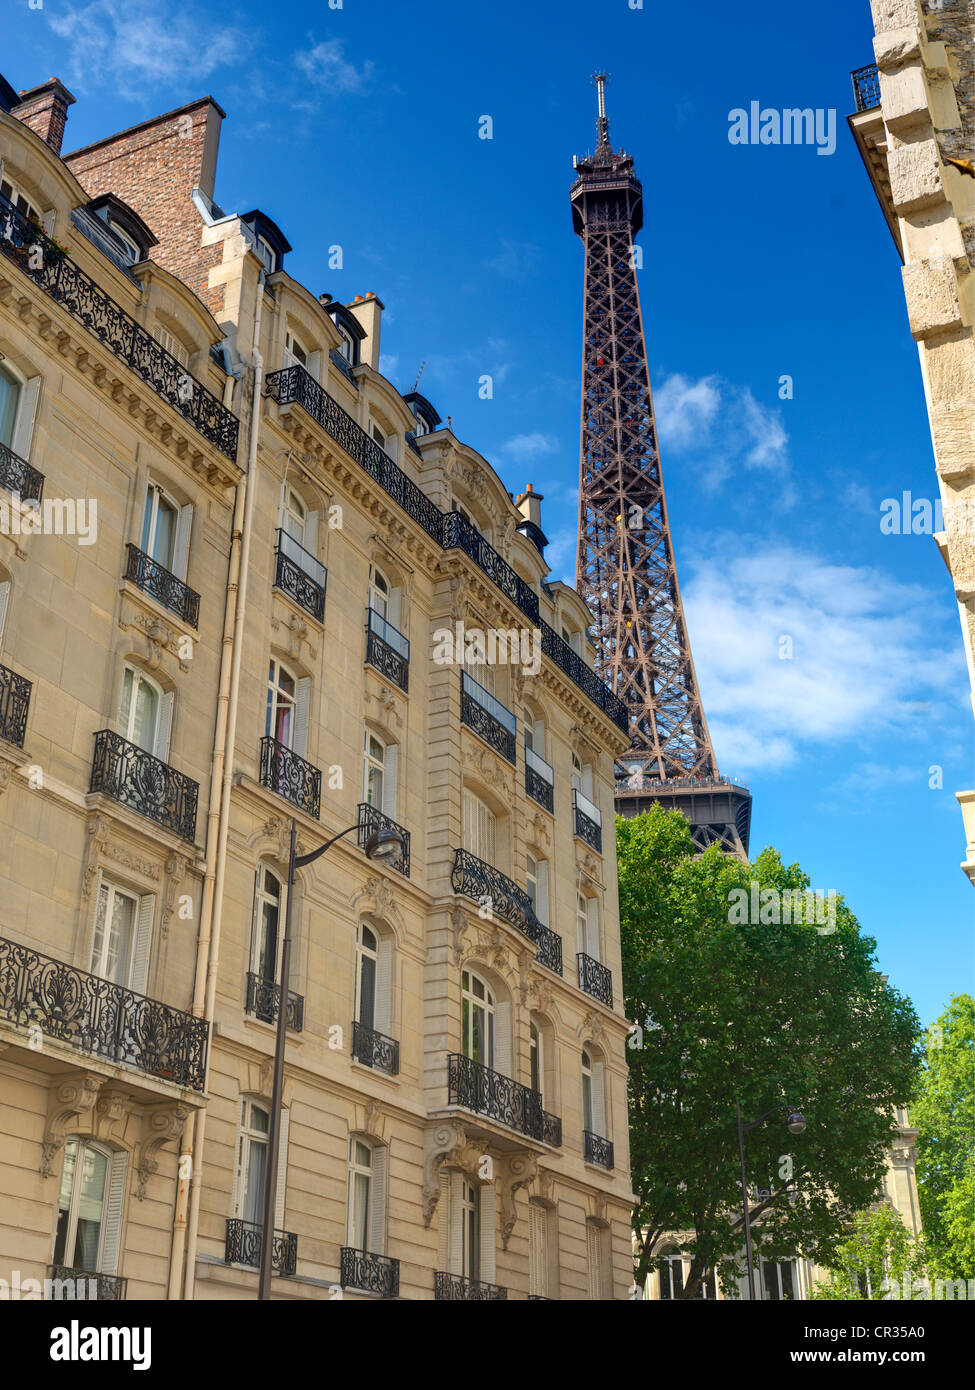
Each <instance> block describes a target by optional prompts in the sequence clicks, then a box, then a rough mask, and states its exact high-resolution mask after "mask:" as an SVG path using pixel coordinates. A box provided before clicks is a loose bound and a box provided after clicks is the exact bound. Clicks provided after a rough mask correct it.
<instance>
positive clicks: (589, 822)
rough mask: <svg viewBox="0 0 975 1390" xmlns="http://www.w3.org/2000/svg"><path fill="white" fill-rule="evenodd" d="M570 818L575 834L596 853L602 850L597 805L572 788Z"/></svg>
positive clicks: (600, 825)
mask: <svg viewBox="0 0 975 1390" xmlns="http://www.w3.org/2000/svg"><path fill="white" fill-rule="evenodd" d="M572 820H573V828H574V831H575V834H576V835H577V836H578V837H579V839H580V840H585V842H586V844H587V845H590V846H591V847H592V849H594V850H595V851H596V853H597V854H602V852H603V817H602V812H601V811H600V809H599V807H598V806H595V805H594V804H593V803H592V802H591V801H590V800H589V798H588V797H587V796H583V794H582V792H580V791H577V790H576V788H575V787H573V789H572Z"/></svg>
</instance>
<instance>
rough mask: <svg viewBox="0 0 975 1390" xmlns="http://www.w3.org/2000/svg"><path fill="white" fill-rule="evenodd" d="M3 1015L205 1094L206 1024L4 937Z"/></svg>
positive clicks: (0, 968)
mask: <svg viewBox="0 0 975 1390" xmlns="http://www.w3.org/2000/svg"><path fill="white" fill-rule="evenodd" d="M0 1015H2V1016H3V1017H4V1018H7V1019H9V1020H10V1021H11V1022H12V1023H14V1024H16V1025H17V1026H18V1027H21V1028H35V1027H36V1028H37V1029H38V1030H39V1031H40V1035H41V1037H42V1038H49V1039H54V1040H56V1041H57V1042H63V1043H67V1044H68V1045H69V1046H70V1047H75V1048H77V1049H78V1051H79V1052H85V1053H88V1054H90V1055H92V1056H96V1057H106V1058H108V1059H109V1061H112V1062H118V1063H123V1064H124V1065H125V1066H128V1067H136V1068H137V1069H138V1070H139V1071H142V1072H146V1073H148V1074H149V1075H151V1076H158V1077H162V1078H163V1079H164V1080H166V1081H173V1082H175V1084H176V1085H177V1086H184V1087H186V1088H188V1089H189V1090H193V1091H202V1090H203V1083H204V1077H205V1070H206V1054H207V1039H208V1037H209V1032H210V1025H209V1024H208V1023H207V1021H206V1019H204V1018H195V1017H194V1016H193V1015H192V1014H187V1013H183V1011H182V1010H181V1009H173V1008H170V1006H169V1005H168V1004H160V1003H159V1001H158V1000H156V999H146V998H145V997H144V996H143V995H141V994H136V993H135V992H134V991H133V990H131V989H124V988H123V987H122V986H121V985H117V984H114V983H113V982H112V981H111V980H104V979H102V978H101V977H100V976H98V975H89V974H88V972H87V971H85V970H76V969H75V968H74V966H72V965H65V964H64V962H63V961H59V960H54V959H53V958H52V957H51V956H43V955H41V954H40V953H39V952H38V951H35V950H33V949H32V948H30V947H28V946H21V945H19V944H18V943H17V942H15V941H7V940H5V939H4V938H2V937H0Z"/></svg>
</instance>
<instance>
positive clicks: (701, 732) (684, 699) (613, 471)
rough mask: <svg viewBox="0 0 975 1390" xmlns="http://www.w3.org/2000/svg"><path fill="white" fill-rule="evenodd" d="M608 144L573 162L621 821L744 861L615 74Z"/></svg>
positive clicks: (743, 793) (585, 505)
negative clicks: (658, 828)
mask: <svg viewBox="0 0 975 1390" xmlns="http://www.w3.org/2000/svg"><path fill="white" fill-rule="evenodd" d="M593 80H594V82H595V85H596V88H597V92H598V100H599V108H598V110H599V115H598V119H597V123H596V128H597V132H598V143H597V146H596V151H595V153H594V154H592V155H586V156H584V157H581V158H578V159H576V160H575V161H574V162H575V168H576V180H575V183H574V184H573V185H572V190H571V194H570V197H571V202H572V220H573V226H574V229H575V231H576V233H577V234H578V236H579V237H580V238H581V239H582V243H583V246H584V248H585V308H584V327H583V348H582V421H581V429H580V456H579V548H578V553H577V561H576V588H577V589H578V591H579V593H580V594H581V595H582V597H583V598H584V599H585V601H586V603H587V604H588V606H589V611H590V612H591V614H592V618H593V625H592V628H591V629H590V631H591V635H592V637H593V640H594V642H595V645H596V667H597V670H598V671H599V674H600V675H601V676H602V678H603V679H604V680H605V681H606V682H607V683H608V684H609V685H610V686H611V687H612V689H613V690H614V691H615V692H616V694H617V695H618V696H619V698H620V699H621V700H622V701H623V703H624V704H625V705H626V707H627V709H628V711H629V715H630V732H631V736H632V740H633V743H632V747H631V748H630V750H629V751H628V752H627V753H625V754H624V755H623V756H622V757H621V758H619V759H617V766H616V809H617V811H618V812H619V813H620V815H623V816H634V815H638V814H639V813H640V812H641V811H645V810H648V809H649V807H650V806H651V805H653V804H654V803H655V802H658V803H660V804H661V805H663V806H665V807H668V808H671V807H673V808H677V809H679V810H681V811H682V812H683V813H684V815H685V816H686V817H687V819H688V821H689V822H690V825H691V831H692V835H693V838H694V841H695V844H696V845H697V846H698V847H699V848H700V849H703V848H705V847H706V846H707V845H708V844H710V843H711V842H712V841H714V840H717V841H718V842H719V843H720V844H721V845H722V846H723V848H724V849H726V850H727V851H729V852H731V853H734V854H737V855H739V856H740V857H741V858H747V855H748V832H749V826H750V821H751V794H750V792H749V791H748V788H747V787H746V786H744V785H743V784H742V783H739V782H737V781H729V780H728V779H727V778H724V777H722V776H721V775H720V774H719V772H718V769H717V765H716V762H715V757H714V749H713V748H712V746H711V736H710V734H709V733H708V726H707V721H706V719H705V717H704V708H703V706H702V704H701V695H700V691H699V690H698V685H697V677H696V675H695V673H694V662H693V660H692V657H691V647H690V642H689V641H688V637H687V626H686V623H685V621H684V610H683V605H682V603H681V596H680V587H679V585H678V582H677V567H676V565H675V563H674V552H673V545H672V542H671V537H670V526H669V523H668V520H667V503H666V498H665V496H664V484H663V475H662V473H661V468H660V455H659V452H658V447H657V430H656V425H655V422H654V415H653V400H652V397H651V393H650V373H649V370H648V367H647V354H646V347H645V343H644V336H643V320H642V317H641V314H640V298H639V293H638V290H637V276H636V255H635V251H634V244H633V238H634V236H635V234H636V233H637V232H638V231H639V230H640V228H641V227H642V225H643V188H642V186H641V184H640V181H639V179H638V178H637V177H636V175H635V174H634V172H633V159H632V156H630V155H628V154H626V153H624V152H623V151H616V150H614V149H613V147H612V145H611V144H610V139H609V121H608V119H607V117H606V104H605V82H606V78H605V75H604V74H598V75H597V76H596V77H595V78H594V79H593Z"/></svg>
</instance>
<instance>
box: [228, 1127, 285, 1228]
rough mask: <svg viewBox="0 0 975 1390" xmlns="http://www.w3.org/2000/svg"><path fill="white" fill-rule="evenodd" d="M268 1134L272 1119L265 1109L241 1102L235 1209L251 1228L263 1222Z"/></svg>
mask: <svg viewBox="0 0 975 1390" xmlns="http://www.w3.org/2000/svg"><path fill="white" fill-rule="evenodd" d="M270 1132H271V1117H270V1115H269V1114H268V1112H267V1111H266V1110H265V1109H264V1107H263V1106H262V1105H257V1104H256V1103H255V1102H254V1101H252V1100H242V1101H241V1120H240V1132H239V1135H238V1139H237V1145H238V1147H237V1196H236V1203H235V1209H236V1215H237V1216H238V1217H239V1218H241V1219H242V1220H244V1221H251V1222H253V1223H254V1225H260V1224H261V1222H262V1221H263V1219H264V1180H265V1177H266V1175H267V1146H268V1140H269V1137H270ZM279 1162H280V1158H279Z"/></svg>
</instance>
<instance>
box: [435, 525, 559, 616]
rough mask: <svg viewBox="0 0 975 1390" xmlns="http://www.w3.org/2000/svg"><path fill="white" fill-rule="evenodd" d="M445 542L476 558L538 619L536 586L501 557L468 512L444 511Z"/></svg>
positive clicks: (502, 587) (513, 601)
mask: <svg viewBox="0 0 975 1390" xmlns="http://www.w3.org/2000/svg"><path fill="white" fill-rule="evenodd" d="M442 544H443V548H444V550H453V549H454V548H455V547H457V548H459V549H460V550H462V551H463V552H464V554H465V555H467V556H468V557H469V558H470V559H471V560H473V561H474V563H475V565H477V567H478V569H480V570H483V571H484V573H485V574H486V575H487V576H488V578H489V579H493V580H494V582H495V584H497V586H498V588H499V589H500V590H501V592H502V593H503V594H507V596H508V598H510V599H511V601H512V603H516V604H517V605H518V607H519V608H520V609H521V611H522V612H523V613H527V615H528V616H529V618H534V619H535V620H536V621H537V619H538V595H537V594H536V593H535V590H534V589H533V588H532V586H531V585H530V584H526V582H525V581H524V579H522V577H521V575H520V574H518V572H517V571H516V570H513V569H512V568H511V566H510V565H509V564H508V562H507V560H502V558H501V556H500V555H499V554H498V552H497V551H496V550H495V549H494V547H493V546H492V545H489V544H488V542H487V541H486V540H485V539H484V537H483V536H482V535H481V533H480V531H478V529H477V527H476V526H472V525H471V523H470V522H469V521H468V520H467V518H466V516H462V515H461V514H460V512H445V513H444V519H443V542H442Z"/></svg>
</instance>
